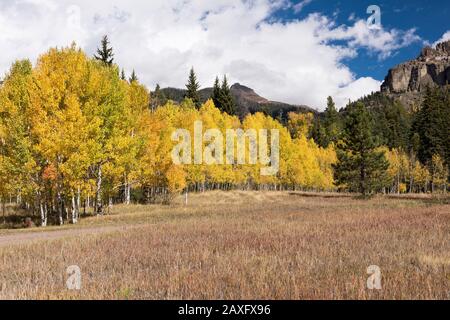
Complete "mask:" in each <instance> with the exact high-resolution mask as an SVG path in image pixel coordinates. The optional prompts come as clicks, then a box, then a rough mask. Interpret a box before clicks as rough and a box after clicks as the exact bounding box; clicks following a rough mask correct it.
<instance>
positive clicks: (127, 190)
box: [125, 178, 131, 206]
mask: <svg viewBox="0 0 450 320" xmlns="http://www.w3.org/2000/svg"><path fill="white" fill-rule="evenodd" d="M125 204H126V205H127V206H128V205H130V204H131V185H130V183H129V182H128V178H125Z"/></svg>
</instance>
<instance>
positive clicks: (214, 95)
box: [211, 77, 223, 111]
mask: <svg viewBox="0 0 450 320" xmlns="http://www.w3.org/2000/svg"><path fill="white" fill-rule="evenodd" d="M220 93H221V88H220V81H219V77H216V80H215V81H214V87H213V93H212V96H211V99H212V101H213V102H214V105H215V106H216V108H217V109H219V110H221V111H223V109H222V106H221V105H220Z"/></svg>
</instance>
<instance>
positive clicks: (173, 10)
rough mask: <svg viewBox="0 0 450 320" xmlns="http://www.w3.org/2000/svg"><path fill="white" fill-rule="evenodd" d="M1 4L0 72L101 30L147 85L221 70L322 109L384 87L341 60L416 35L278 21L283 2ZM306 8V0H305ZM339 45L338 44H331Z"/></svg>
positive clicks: (91, 40)
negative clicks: (331, 101) (331, 100)
mask: <svg viewBox="0 0 450 320" xmlns="http://www.w3.org/2000/svg"><path fill="white" fill-rule="evenodd" d="M73 3H74V2H73V1H72V0H70V1H69V0H2V1H1V3H0V29H1V30H2V35H1V37H0V46H1V48H2V55H1V56H0V69H1V70H0V71H2V72H3V73H4V72H6V71H7V70H8V69H9V66H10V65H11V63H12V62H13V61H14V60H15V59H21V58H30V59H31V60H32V61H33V62H35V61H36V59H37V57H38V55H39V54H41V53H44V52H46V51H47V50H48V48H49V47H55V46H59V47H61V46H67V45H70V43H71V42H72V41H76V43H77V44H78V45H79V46H81V47H82V48H83V49H84V50H86V52H87V53H88V54H93V53H94V52H95V49H96V47H97V46H98V43H99V41H100V39H101V37H102V35H104V34H108V35H109V37H110V39H111V41H112V44H113V46H114V49H115V54H116V56H115V57H116V62H117V63H118V64H119V65H120V66H121V67H123V68H125V70H126V71H128V73H129V72H130V71H131V70H132V69H135V70H136V72H137V74H138V77H139V79H140V80H141V81H142V82H143V83H144V84H146V85H147V86H148V87H149V88H153V87H154V86H155V85H156V83H159V84H160V85H161V86H162V87H164V86H173V87H182V86H184V83H185V81H186V78H187V73H188V71H189V69H190V67H191V66H194V67H195V68H196V71H197V73H198V77H199V80H200V82H201V84H202V85H203V86H211V84H212V83H213V81H214V78H215V76H216V75H217V74H224V73H226V74H228V75H229V77H230V81H232V82H240V83H242V84H245V85H247V86H250V87H252V88H254V89H255V90H256V91H257V92H258V93H260V94H261V95H264V96H265V97H267V98H269V99H272V100H278V101H283V102H288V103H293V104H307V105H310V106H312V107H315V108H319V109H323V106H324V104H325V101H326V97H327V96H328V95H332V96H334V97H336V100H337V104H338V105H340V106H343V105H344V104H345V103H346V102H347V101H348V99H352V100H354V99H356V98H358V97H360V96H362V95H365V94H367V93H370V92H371V91H376V90H378V88H379V85H380V83H379V82H378V81H376V80H375V79H372V78H360V79H358V78H356V77H355V75H354V74H353V72H352V71H351V69H350V68H349V67H348V66H347V65H345V63H344V62H346V61H349V60H348V59H349V58H352V57H355V56H356V55H357V54H358V50H359V49H360V48H365V49H366V50H369V51H371V52H373V53H374V54H375V55H377V56H378V57H379V58H380V59H383V58H385V57H387V56H389V55H390V54H392V53H394V52H395V50H398V49H399V48H401V47H403V46H407V45H409V44H410V43H412V42H414V41H417V40H418V37H417V35H416V34H415V30H414V29H412V30H407V31H400V30H395V29H393V30H385V29H380V30H373V29H370V28H368V27H367V25H366V24H365V23H364V21H361V20H359V21H355V22H354V23H353V25H350V26H336V25H335V22H334V20H333V18H329V17H326V16H324V15H322V14H319V13H316V14H311V15H309V16H308V17H306V18H304V19H302V20H292V21H279V20H274V18H273V14H274V12H276V11H277V10H279V9H287V8H292V4H291V3H290V2H288V1H286V0H252V1H241V0H215V1H204V0H152V1H147V0H135V1H125V0H97V1H92V0H79V1H76V2H75V3H76V5H73ZM302 3H305V5H306V4H307V3H308V1H304V2H302ZM336 41H338V43H339V44H337V43H336Z"/></svg>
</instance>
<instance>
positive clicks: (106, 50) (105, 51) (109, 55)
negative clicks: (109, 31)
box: [94, 35, 114, 66]
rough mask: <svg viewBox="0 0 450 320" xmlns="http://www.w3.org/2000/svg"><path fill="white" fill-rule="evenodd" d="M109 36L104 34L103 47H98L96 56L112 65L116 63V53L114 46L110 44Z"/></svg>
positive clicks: (106, 63)
mask: <svg viewBox="0 0 450 320" xmlns="http://www.w3.org/2000/svg"><path fill="white" fill-rule="evenodd" d="M109 44H110V43H109V39H108V36H106V35H105V36H104V37H103V39H102V43H101V48H98V49H97V54H96V55H94V58H95V59H97V60H99V61H102V62H103V63H104V64H105V65H107V66H112V64H113V63H114V53H113V48H112V47H110V46H109Z"/></svg>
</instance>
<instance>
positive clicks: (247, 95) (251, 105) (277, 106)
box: [161, 83, 318, 120]
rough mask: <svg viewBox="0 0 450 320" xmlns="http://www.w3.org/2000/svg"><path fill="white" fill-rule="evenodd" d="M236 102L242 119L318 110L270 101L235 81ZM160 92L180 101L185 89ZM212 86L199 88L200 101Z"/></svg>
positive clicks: (283, 117)
mask: <svg viewBox="0 0 450 320" xmlns="http://www.w3.org/2000/svg"><path fill="white" fill-rule="evenodd" d="M230 90H231V94H232V95H233V98H234V101H235V103H236V109H237V115H238V116H239V117H240V118H241V119H242V118H244V117H245V116H247V115H248V114H254V113H257V112H263V113H265V114H267V115H270V116H272V117H274V118H278V119H279V118H280V117H281V118H282V119H284V120H285V119H287V115H288V113H289V112H298V113H308V112H312V113H314V114H317V113H318V111H317V110H315V109H313V108H311V107H309V106H306V105H293V104H288V103H284V102H278V101H271V100H269V99H267V98H264V97H262V96H260V95H259V94H257V93H256V92H255V90H253V89H252V88H250V87H247V86H244V85H242V84H240V83H235V84H233V85H232V86H231V88H230ZM161 92H162V93H163V94H164V96H165V98H166V99H168V100H172V101H174V102H177V103H181V102H182V101H183V99H184V97H185V94H186V90H185V89H179V88H171V87H169V88H163V89H161ZM212 93H213V88H204V89H201V90H199V96H200V101H201V102H202V103H204V102H206V101H207V100H208V99H210V98H211V96H212Z"/></svg>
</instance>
